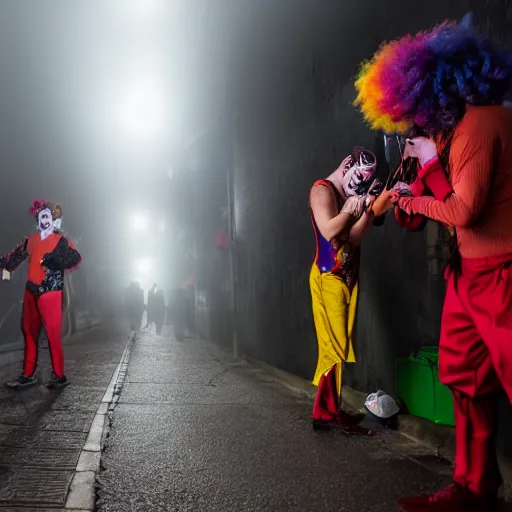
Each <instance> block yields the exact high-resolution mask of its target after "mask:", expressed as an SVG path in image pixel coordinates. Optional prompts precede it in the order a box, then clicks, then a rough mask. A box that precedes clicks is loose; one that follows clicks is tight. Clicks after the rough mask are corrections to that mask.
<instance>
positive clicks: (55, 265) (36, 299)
mask: <svg viewBox="0 0 512 512" xmlns="http://www.w3.org/2000/svg"><path fill="white" fill-rule="evenodd" d="M29 213H30V215H32V216H33V217H35V218H36V220H37V230H38V233H34V234H33V235H31V236H30V237H29V238H26V239H25V240H23V242H21V244H19V245H18V246H16V247H15V248H14V249H13V250H12V251H11V252H10V253H8V254H7V255H5V256H3V257H2V258H0V269H2V270H5V271H7V272H14V271H15V270H16V269H17V268H18V267H19V266H20V265H21V263H23V261H25V260H26V259H27V258H28V273H27V285H26V290H25V295H24V298H23V314H22V330H23V335H24V337H25V360H24V363H23V374H22V375H21V376H20V377H19V378H18V379H16V380H15V381H12V382H7V383H6V386H7V387H8V388H11V389H25V388H28V387H31V386H35V385H36V384H37V383H38V379H37V372H36V370H37V355H38V342H39V335H40V333H41V326H42V325H44V327H45V331H46V335H47V337H48V346H49V349H50V355H51V360H52V366H53V374H52V377H51V378H50V381H49V383H48V387H49V388H61V387H64V386H67V385H68V383H69V382H68V380H67V379H66V376H65V375H64V350H63V348H62V337H61V330H62V311H63V302H62V297H63V290H64V275H65V274H67V273H69V272H72V271H73V270H76V269H77V268H78V267H79V266H80V264H81V262H82V258H81V256H80V253H79V252H78V251H77V250H76V249H75V247H74V246H73V244H72V243H71V242H70V241H69V240H67V238H65V237H64V236H62V235H61V234H60V233H59V229H60V227H61V224H62V207H61V206H60V205H58V204H52V203H50V202H48V201H34V202H33V204H32V206H31V207H30V209H29Z"/></svg>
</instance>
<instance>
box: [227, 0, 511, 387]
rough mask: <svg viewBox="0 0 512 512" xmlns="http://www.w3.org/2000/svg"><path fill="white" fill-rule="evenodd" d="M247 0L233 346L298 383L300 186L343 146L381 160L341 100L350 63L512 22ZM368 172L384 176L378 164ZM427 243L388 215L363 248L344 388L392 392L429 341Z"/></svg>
mask: <svg viewBox="0 0 512 512" xmlns="http://www.w3.org/2000/svg"><path fill="white" fill-rule="evenodd" d="M254 4H257V5H253V7H252V8H249V7H247V6H246V7H245V8H244V9H242V10H243V14H244V15H245V16H246V20H245V22H244V23H245V24H244V23H242V24H241V27H240V33H239V34H237V37H238V38H239V40H240V41H242V42H243V43H240V51H239V54H238V61H237V62H236V66H235V69H236V73H235V79H236V80H237V88H236V101H237V104H238V110H237V121H236V130H235V132H236V134H235V157H234V210H235V238H236V262H237V270H236V275H237V296H238V311H237V317H238V322H237V329H238V340H239V344H240V351H241V352H245V353H247V354H248V355H250V356H252V357H255V358H259V359H262V360H265V361H267V362H269V363H271V364H273V365H276V366H278V367H280V368H283V369H286V370H288V371H291V372H293V373H296V374H299V375H301V376H303V377H306V378H310V377H311V376H312V375H313V371H314V368H315V365H316V356H317V348H316V339H315V334H314V328H313V322H312V315H311V304H310V295H309V286H308V273H309V268H310V266H311V263H312V261H313V257H314V238H313V232H312V229H311V224H310V219H309V213H308V193H309V189H310V187H311V184H312V182H313V181H314V180H316V179H318V178H322V177H325V176H327V175H328V174H330V173H331V172H332V171H333V170H334V169H335V168H336V167H337V166H338V165H339V164H340V162H341V161H342V159H343V158H344V157H345V156H346V155H347V154H348V153H349V152H350V151H351V149H352V147H353V146H354V145H364V146H366V147H368V148H370V149H372V150H374V151H375V152H376V153H377V154H378V155H381V154H382V141H381V137H380V136H379V135H376V134H375V133H372V132H371V131H370V130H369V129H368V128H367V127H366V126H365V125H364V124H363V122H362V120H361V117H360V114H359V113H358V112H357V111H356V109H355V108H354V107H353V106H352V101H353V100H354V96H355V91H354V87H353V82H354V76H355V74H356V73H357V69H358V66H359V64H360V62H361V61H362V60H363V59H365V58H368V57H370V56H371V55H372V53H373V52H374V51H375V50H376V48H377V47H378V45H379V44H380V43H381V42H382V41H384V40H387V39H391V38H395V37H398V36H401V35H403V34H405V33H407V32H416V31H417V30H420V29H422V28H428V27H431V26H432V25H434V24H436V23H438V22H441V21H443V20H444V19H446V18H451V19H459V18H460V17H462V16H463V15H464V14H465V13H467V12H468V11H470V10H473V11H474V15H475V21H476V22H477V23H478V24H479V25H480V26H482V27H483V28H484V29H485V30H487V31H489V32H491V33H496V34H497V35H498V36H499V37H500V38H501V39H505V38H506V34H507V27H508V29H510V27H511V24H510V20H511V18H512V15H511V13H510V12H509V10H507V5H508V2H505V1H503V2H468V1H450V2H447V1H435V2H431V3H429V4H428V5H427V4H426V3H424V4H421V3H420V4H415V5H414V9H411V4H410V2H405V1H398V0H390V1H387V2H374V1H372V2H370V1H352V0H351V1H345V2H340V1H330V0H321V1H317V2H308V1H302V0H280V1H279V2H271V1H267V0H261V1H258V2H254ZM483 4H485V6H484V5H483ZM509 31H510V30H509ZM379 172H381V173H385V172H387V169H386V167H385V164H384V159H383V158H381V166H380V170H379ZM439 235H440V231H439V229H438V227H437V226H436V225H430V226H429V227H428V229H426V230H425V231H423V232H421V233H409V232H405V231H404V230H402V229H400V228H399V227H398V226H397V224H396V223H395V221H394V219H393V217H392V216H389V217H388V218H387V219H386V222H385V225H384V226H383V227H381V228H375V229H374V230H373V231H372V232H371V233H370V234H369V235H368V237H367V239H366V240H365V242H364V243H363V248H362V262H361V275H360V299H359V310H358V317H357V333H356V344H357V348H356V350H357V356H358V364H357V365H354V366H351V367H350V369H349V371H348V372H347V383H348V384H349V385H352V386H354V387H356V388H358V389H361V390H375V389H376V388H383V389H385V390H387V391H388V392H391V393H392V392H393V391H394V388H395V364H396V360H397V358H398V357H400V356H406V355H409V353H410V352H411V351H414V350H416V349H417V348H419V347H420V346H422V345H436V344H437V343H438V333H439V320H440V311H441V305H442V296H443V288H444V283H443V280H442V271H441V261H440V260H439V259H436V258H437V256H436V254H437V253H439V251H440V249H441V247H440V244H439V243H438V237H439Z"/></svg>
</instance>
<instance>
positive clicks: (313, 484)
mask: <svg viewBox="0 0 512 512" xmlns="http://www.w3.org/2000/svg"><path fill="white" fill-rule="evenodd" d="M125 346H126V336H124V335H122V333H121V332H119V331H108V330H104V329H94V330H92V331H90V332H88V333H87V334H85V335H81V336H80V337H78V338H77V339H76V340H73V341H70V343H69V345H67V346H66V349H67V351H68V353H69V366H70V368H69V372H68V375H69V376H70V378H72V379H73V383H74V384H73V386H71V387H69V388H67V389H65V390H63V391H62V393H61V394H60V395H58V396H55V395H52V394H50V393H48V391H47V390H46V389H45V388H44V387H43V386H39V387H37V388H35V389H32V390H30V391H27V392H26V394H22V395H20V394H17V395H12V392H8V391H0V407H1V408H2V409H1V410H2V418H1V419H0V468H1V473H0V475H1V478H0V510H12V509H13V508H12V507H22V510H29V509H31V507H41V506H43V507H44V508H45V509H51V510H57V509H58V510H61V509H62V508H63V507H64V506H66V508H75V509H78V508H82V507H83V508H85V509H90V507H91V505H94V506H95V510H100V511H146V510H154V511H176V512H181V511H195V510H204V511H231V510H232V511H235V510H236V511H254V512H256V511H260V510H269V511H277V510H283V511H284V510H286V511H303V510H312V509H316V510H318V511H321V512H324V511H325V512H330V511H335V510H344V511H347V512H350V511H368V512H387V511H394V510H396V500H397V498H398V497H399V496H400V495H401V494H402V493H403V492H404V491H405V492H408V493H418V492H425V491H427V492H428V491H430V490H432V489H434V488H436V486H439V485H440V484H442V483H444V482H445V481H447V480H449V475H450V466H449V465H447V464H446V463H443V462H442V461H437V460H436V459H435V457H433V456H432V455H431V452H430V451H429V450H428V449H425V448H421V447H419V446H418V445H416V444H415V443H413V442H411V441H408V440H406V439H405V438H402V437H401V436H399V435H397V434H393V433H390V432H378V433H377V435H376V436H375V437H372V438H357V437H346V436H344V435H342V434H341V433H339V432H328V431H313V430H312V427H311V422H310V419H309V415H310V409H311V403H312V402H311V398H308V397H307V396H304V395H303V394H301V393H299V392H295V391H291V390H290V389H288V388H287V387H285V386H284V385H283V384H281V383H279V382H277V381H276V380H275V379H274V378H273V377H270V376H269V375H268V374H266V373H265V372H263V371H262V370H258V369H256V368H254V367H252V366H251V365H250V364H248V363H246V362H245V361H243V360H235V359H233V358H232V357H231V356H229V354H227V353H226V352H223V351H219V349H217V348H216V347H214V346H213V345H211V344H209V343H206V342H201V341H198V340H195V339H193V338H186V339H185V340H184V341H183V342H178V341H176V340H175V339H173V338H172V336H169V335H168V333H164V336H162V337H157V336H155V335H154V334H150V333H145V334H143V335H142V337H141V338H140V339H138V340H135V342H133V343H129V359H128V366H127V368H126V371H125V372H124V373H123V374H122V375H121V376H119V379H118V386H119V388H118V391H116V397H115V399H114V402H113V403H112V404H110V409H111V413H109V414H108V415H107V419H106V430H105V435H106V436H107V438H106V440H105V443H104V448H103V451H102V453H101V465H100V464H99V461H98V460H97V461H96V462H95V463H94V462H93V458H94V452H89V454H90V457H85V456H84V453H87V450H88V449H90V448H88V447H87V444H88V441H87V440H88V439H90V437H91V432H92V431H93V430H94V427H93V422H94V418H95V414H97V413H98V409H99V408H100V406H101V405H102V397H103V396H104V393H105V392H106V391H107V389H108V386H109V381H110V380H111V378H112V375H113V373H114V370H115V368H116V366H117V365H118V364H119V362H120V361H121V359H122V355H123V351H124V349H125ZM105 405H107V404H105ZM105 410H106V409H105ZM104 412H105V411H104ZM91 427H92V428H91ZM84 445H85V446H84ZM84 450H85V452H84ZM45 454H46V455H45ZM96 455H98V456H99V453H97V454H96ZM77 464H78V470H79V473H76V474H75V472H74V470H75V466H76V465H77ZM87 465H88V467H87ZM95 465H96V471H98V475H97V482H98V488H97V490H96V493H95V494H92V496H93V498H94V499H97V502H96V503H92V504H91V503H90V499H91V497H90V496H89V497H87V492H86V490H87V489H88V488H89V489H90V486H91V485H92V486H94V479H92V481H91V479H90V478H89V479H88V478H87V475H91V471H93V470H94V466H95ZM87 469H88V470H89V471H86V470H87ZM80 474H81V475H85V477H83V478H79V479H78V480H77V481H76V482H81V486H82V488H81V489H80V487H79V486H78V487H77V485H78V484H75V485H73V483H72V484H71V490H70V493H69V494H68V493H67V492H66V491H67V484H68V483H69V482H75V480H74V479H75V478H76V475H80ZM88 486H89V487H88ZM88 500H89V501H88ZM23 507H24V508H23ZM91 509H92V508H91Z"/></svg>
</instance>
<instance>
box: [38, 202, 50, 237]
mask: <svg viewBox="0 0 512 512" xmlns="http://www.w3.org/2000/svg"><path fill="white" fill-rule="evenodd" d="M37 229H38V230H39V231H40V233H41V238H42V239H43V240H44V239H45V238H46V237H47V236H48V235H51V234H52V233H53V217H52V212H51V211H50V210H49V209H48V208H44V209H43V210H41V211H40V212H39V214H38V215H37Z"/></svg>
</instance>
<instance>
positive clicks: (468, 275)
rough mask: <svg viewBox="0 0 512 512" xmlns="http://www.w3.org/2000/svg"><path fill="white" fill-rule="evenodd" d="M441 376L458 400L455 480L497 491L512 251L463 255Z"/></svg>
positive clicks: (509, 371)
mask: <svg viewBox="0 0 512 512" xmlns="http://www.w3.org/2000/svg"><path fill="white" fill-rule="evenodd" d="M439 377H440V380H441V382H443V383H444V384H446V385H448V386H449V387H450V388H451V390H452V392H453V396H454V402H455V437H456V455H455V473H454V481H455V482H457V483H459V484H461V485H463V486H465V487H468V488H469V489H470V490H471V491H473V492H477V493H480V492H495V491H496V490H497V488H498V485H499V472H498V466H497V460H496V452H495V445H494V439H495V430H496V420H497V401H498V397H499V395H500V393H503V390H505V392H506V393H507V395H508V397H509V399H510V400H511V401H512V254H509V255H504V256H502V257H495V258H482V259H463V262H462V276H461V277H459V279H458V280H457V287H455V282H454V276H453V274H451V275H450V276H449V279H448V285H447V290H446V298H445V303H444V308H443V317H442V323H441V339H440V346H439Z"/></svg>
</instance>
